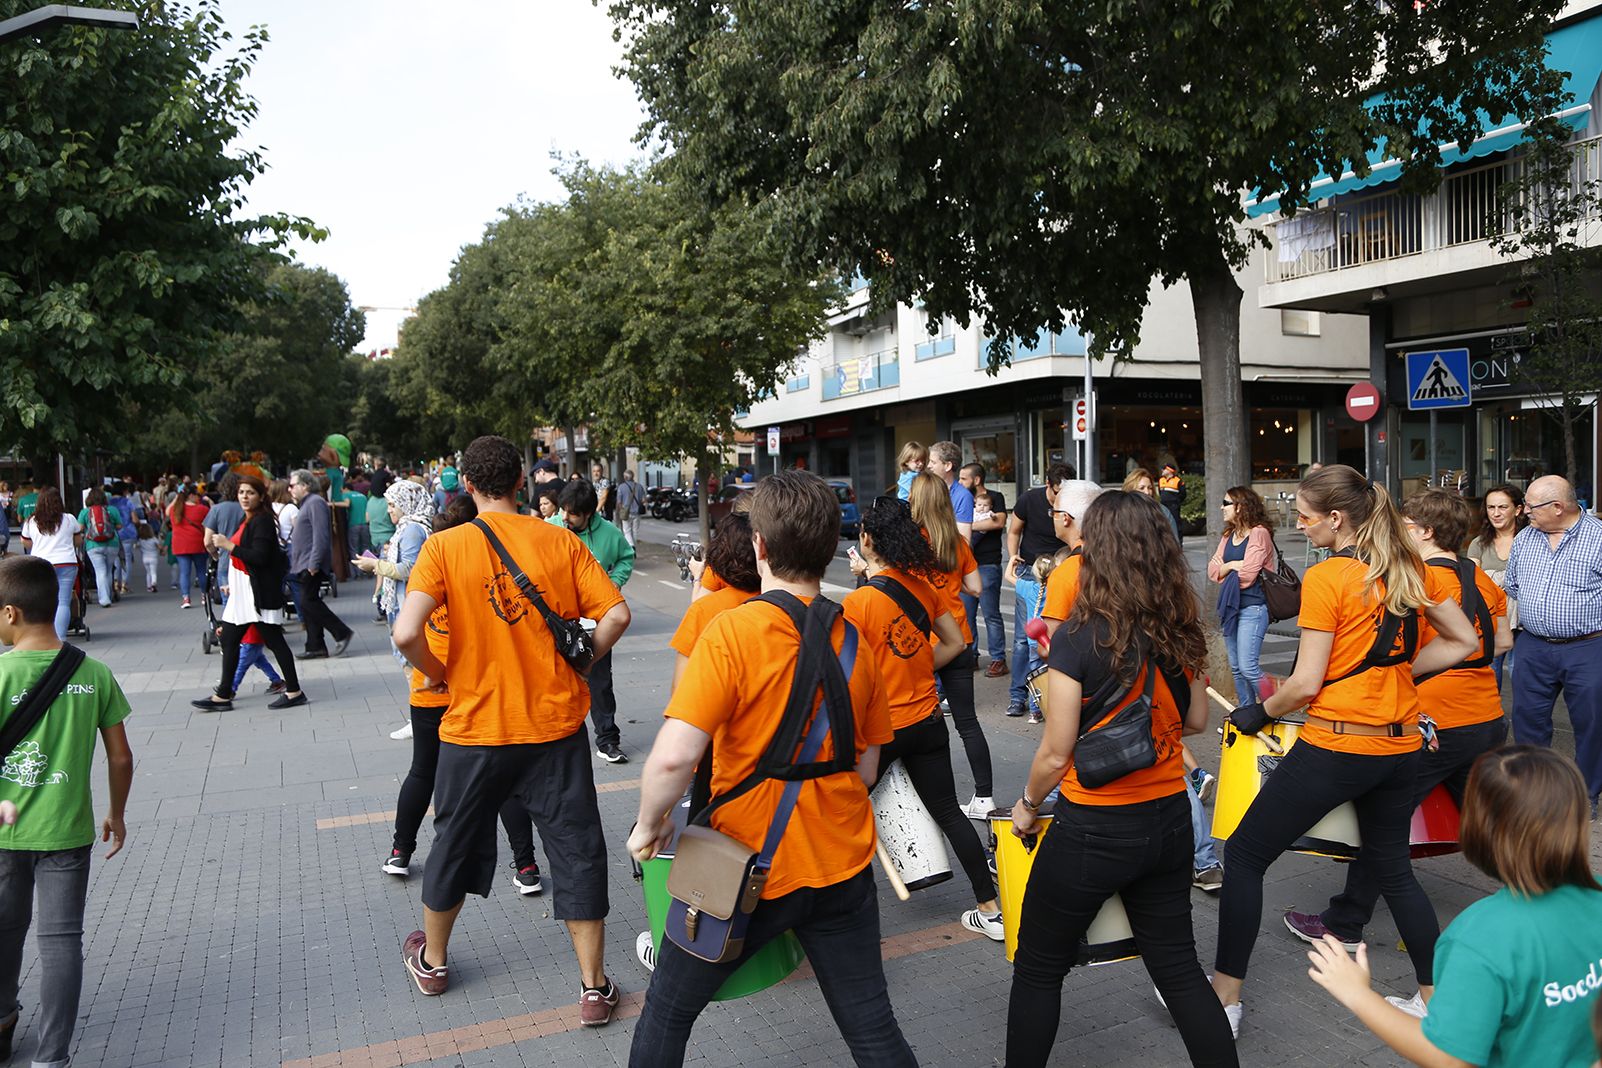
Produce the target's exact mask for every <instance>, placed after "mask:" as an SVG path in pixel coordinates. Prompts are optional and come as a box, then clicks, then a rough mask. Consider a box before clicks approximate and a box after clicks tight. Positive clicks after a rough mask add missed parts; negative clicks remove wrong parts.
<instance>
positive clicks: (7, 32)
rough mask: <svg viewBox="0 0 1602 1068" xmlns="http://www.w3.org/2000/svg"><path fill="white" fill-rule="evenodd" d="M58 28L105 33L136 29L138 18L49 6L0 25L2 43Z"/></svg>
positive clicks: (94, 9)
mask: <svg viewBox="0 0 1602 1068" xmlns="http://www.w3.org/2000/svg"><path fill="white" fill-rule="evenodd" d="M57 26H98V27H100V28H101V29H103V30H137V29H138V28H139V16H138V15H136V14H134V13H133V12H132V11H106V10H104V9H102V8H98V7H75V6H73V5H72V4H46V5H45V6H44V7H38V8H34V9H33V10H32V11H29V12H28V13H27V14H25V15H18V16H16V17H15V18H9V19H6V20H5V21H4V22H0V42H5V41H9V40H11V39H12V38H13V37H34V36H37V35H38V34H41V33H43V32H44V31H45V30H52V29H55V28H56V27H57Z"/></svg>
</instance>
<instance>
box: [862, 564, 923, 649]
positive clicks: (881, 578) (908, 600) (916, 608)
mask: <svg viewBox="0 0 1602 1068" xmlns="http://www.w3.org/2000/svg"><path fill="white" fill-rule="evenodd" d="M868 585H869V586H872V587H873V588H874V589H876V590H878V591H879V592H880V593H882V594H884V595H885V596H887V597H889V598H890V599H891V600H892V601H894V602H895V603H896V607H897V608H900V609H901V611H902V612H903V613H905V615H906V617H907V622H909V623H911V624H912V625H913V626H914V627H917V628H918V630H919V631H921V632H922V633H924V634H925V635H927V634H929V633H931V632H932V631H933V630H934V621H933V620H931V619H930V618H929V610H928V609H927V608H925V607H924V606H923V604H922V602H920V601H919V600H918V599H917V598H916V597H914V596H913V595H912V591H911V590H909V589H907V587H906V586H905V585H904V584H903V583H902V582H900V581H899V580H898V579H894V578H891V577H890V576H889V575H875V576H873V577H872V578H871V579H869V580H868Z"/></svg>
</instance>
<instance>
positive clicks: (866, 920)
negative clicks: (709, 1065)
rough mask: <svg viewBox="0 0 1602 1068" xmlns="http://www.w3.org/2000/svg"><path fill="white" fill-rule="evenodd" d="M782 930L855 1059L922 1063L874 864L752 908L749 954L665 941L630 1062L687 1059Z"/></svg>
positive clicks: (652, 1066) (638, 1066)
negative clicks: (882, 928) (895, 970)
mask: <svg viewBox="0 0 1602 1068" xmlns="http://www.w3.org/2000/svg"><path fill="white" fill-rule="evenodd" d="M796 830H797V831H802V830H803V829H802V828H797V829H796ZM792 833H794V832H792ZM1186 833H1189V832H1188V831H1187V832H1186ZM785 931H794V932H795V934H796V937H797V938H799V939H800V940H801V948H803V949H804V950H806V954H807V962H808V963H809V964H811V965H812V970H813V971H814V972H815V973H816V974H817V977H818V986H819V987H820V988H821V989H822V990H823V1000H824V1001H825V1002H827V1003H828V1006H829V1014H830V1015H831V1016H833V1017H834V1023H835V1026H836V1027H838V1028H839V1029H840V1035H841V1037H843V1038H844V1039H845V1040H846V1045H847V1046H849V1047H850V1049H851V1056H852V1057H853V1058H854V1059H855V1060H856V1062H857V1064H859V1065H875V1066H879V1065H915V1064H917V1063H918V1062H917V1060H916V1059H915V1058H914V1057H913V1056H912V1049H911V1048H910V1047H909V1046H908V1045H907V1040H906V1039H905V1038H904V1037H902V1034H901V1025H900V1024H898V1023H897V1022H896V1016H895V1011H894V1010H893V1009H892V1008H891V1007H890V992H889V990H888V988H887V987H886V985H885V978H884V959H883V958H882V957H881V956H880V955H879V901H878V898H877V896H876V894H875V891H874V885H873V869H872V867H871V866H870V867H867V868H864V869H862V871H860V872H858V873H857V874H856V875H854V876H852V877H851V878H849V879H847V880H846V881H844V882H841V883H835V884H834V885H833V886H824V887H818V888H812V887H805V888H803V889H800V890H795V891H792V892H790V893H788V894H785V895H784V896H783V897H776V898H773V899H772V900H769V901H763V902H760V903H759V904H758V905H757V907H756V911H754V912H752V913H751V925H750V927H749V928H747V931H746V937H745V952H744V953H743V954H742V955H741V956H740V958H739V959H738V960H733V961H729V962H728V963H726V964H709V963H707V962H706V961H704V960H701V959H700V958H698V957H692V956H690V955H689V954H688V953H686V952H684V951H683V950H682V949H680V948H679V947H678V946H676V945H674V944H673V942H672V941H671V940H670V939H666V938H664V939H663V940H662V952H661V954H660V956H658V958H657V962H656V971H655V972H653V973H652V975H651V986H650V989H649V990H648V991H647V992H646V995H645V1008H644V1010H643V1011H642V1012H641V1013H640V1022H639V1023H637V1024H635V1026H634V1044H633V1045H632V1046H631V1047H630V1048H629V1064H630V1065H631V1066H633V1068H673V1066H675V1065H680V1064H683V1063H684V1047H685V1046H686V1045H687V1044H688V1043H689V1041H690V1029H691V1028H692V1027H694V1026H695V1020H696V1017H697V1016H699V1015H700V1014H701V1010H702V1009H704V1008H706V1006H707V1002H709V1001H711V1000H712V995H713V994H715V993H717V990H718V987H720V986H722V985H723V981H724V980H725V979H727V978H728V977H729V975H730V974H731V973H732V972H733V971H734V970H735V969H736V968H738V967H739V966H740V965H741V964H743V963H744V962H745V960H746V958H748V957H750V956H751V954H753V953H755V952H756V951H757V950H759V949H761V948H762V947H763V946H765V945H767V944H768V943H769V942H771V941H772V940H773V939H775V938H777V937H778V936H779V935H781V934H783V933H784V932H785ZM1215 1001H1216V999H1215ZM753 1059H760V1057H759V1056H757V1057H754V1058H753Z"/></svg>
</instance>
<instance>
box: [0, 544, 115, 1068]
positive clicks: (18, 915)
mask: <svg viewBox="0 0 1602 1068" xmlns="http://www.w3.org/2000/svg"><path fill="white" fill-rule="evenodd" d="M55 611H56V575H55V569H54V568H52V567H51V566H50V565H49V564H48V563H46V562H45V561H44V560H43V559H41V558H39V557H36V556H11V557H6V558H5V559H3V560H0V642H4V643H5V644H6V645H9V646H12V647H13V648H12V651H11V652H9V653H6V654H4V655H0V729H3V728H4V727H5V724H6V721H7V719H8V718H9V717H10V716H11V715H12V714H13V712H14V711H15V710H16V708H17V706H18V705H19V704H21V702H22V699H23V698H24V697H25V696H27V693H28V690H29V688H30V687H32V686H34V685H35V684H37V683H38V682H39V680H40V679H41V678H42V677H43V676H44V673H45V671H46V669H47V668H49V666H50V663H51V661H52V660H54V659H55V656H56V653H57V651H58V650H60V648H61V641H60V640H59V639H58V638H57V637H56V628H55V622H54V620H55ZM128 711H129V708H128V699H127V698H126V697H124V696H123V693H122V687H120V686H118V685H117V680H116V679H114V678H113V677H112V675H111V671H110V669H108V668H107V667H106V666H105V665H104V664H102V663H100V662H99V661H97V660H90V659H88V658H85V659H84V661H83V663H82V664H80V665H79V666H78V670H77V671H76V672H74V673H73V676H72V678H71V679H70V680H69V681H68V683H67V686H66V689H65V690H63V691H62V693H61V696H59V697H57V698H56V700H55V702H54V703H53V704H51V706H50V708H49V710H48V711H47V712H46V713H45V714H44V716H43V718H41V719H40V720H39V722H38V723H37V724H35V725H34V727H33V729H32V730H30V731H29V732H28V734H27V736H26V737H24V738H23V739H22V741H21V742H20V743H18V745H17V747H16V748H15V749H13V750H12V751H11V752H10V753H7V754H5V762H4V765H3V767H0V1062H3V1061H4V1060H5V1059H6V1058H7V1057H9V1056H10V1054H11V1040H12V1037H13V1035H14V1034H15V1033H16V1028H17V1021H18V1018H19V1016H20V1013H19V1010H20V1008H21V1006H20V1005H19V1004H18V1002H17V986H18V982H19V980H20V978H21V975H22V946H23V941H24V939H26V938H27V936H28V927H29V925H30V922H31V920H32V914H33V907H34V898H35V896H36V894H35V892H36V891H37V898H38V902H39V930H38V934H37V940H38V944H39V960H40V971H41V974H42V979H41V982H40V986H39V1018H38V1037H39V1043H38V1048H37V1049H36V1050H35V1051H34V1055H33V1061H34V1063H35V1064H45V1065H55V1064H66V1063H67V1056H68V1053H69V1052H70V1050H71V1047H72V1032H73V1028H74V1026H75V1025H76V1023H77V1020H78V996H79V992H80V990H81V989H82V987H83V913H84V903H85V901H86V899H87V897H88V893H89V851H90V849H91V848H92V846H93V843H94V840H95V830H96V828H95V819H94V798H93V796H92V795H91V793H90V790H89V774H90V770H91V766H92V765H93V762H94V755H95V732H96V731H99V732H100V738H101V742H102V743H103V744H104V745H105V747H106V775H107V778H108V780H109V782H110V788H111V789H110V793H111V810H110V812H109V813H108V814H107V816H106V818H105V820H104V821H103V822H102V823H101V824H100V828H99V831H100V839H101V841H103V842H111V843H112V845H111V849H110V850H109V851H107V853H106V856H107V857H113V856H116V855H117V853H118V852H119V851H121V849H122V843H123V840H124V839H125V838H126V837H127V829H126V828H125V827H124V826H123V822H122V815H123V809H124V807H125V806H126V804H127V802H128V787H129V785H130V784H131V783H132V781H133V753H132V752H130V751H129V748H128V735H127V733H126V731H124V729H123V726H122V721H123V720H124V719H125V718H127V716H128Z"/></svg>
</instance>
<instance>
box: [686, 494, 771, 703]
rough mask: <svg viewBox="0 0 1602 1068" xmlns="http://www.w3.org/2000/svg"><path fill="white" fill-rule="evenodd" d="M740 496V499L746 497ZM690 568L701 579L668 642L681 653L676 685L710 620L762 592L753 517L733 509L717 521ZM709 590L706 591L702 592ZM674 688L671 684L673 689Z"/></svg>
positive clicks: (743, 511) (744, 511)
mask: <svg viewBox="0 0 1602 1068" xmlns="http://www.w3.org/2000/svg"><path fill="white" fill-rule="evenodd" d="M748 497H749V494H747V495H746V497H741V498H740V500H746V499H747V498H748ZM690 566H691V568H692V569H697V566H698V569H699V570H700V580H701V581H698V582H697V583H696V591H697V592H695V593H692V595H691V598H690V607H689V608H687V609H685V610H684V618H683V619H682V620H680V621H679V627H678V629H677V630H675V631H674V632H673V640H672V641H670V642H668V646H669V647H670V648H671V649H672V650H673V651H674V652H675V653H677V654H678V656H676V657H675V658H674V661H673V685H674V686H677V685H678V684H679V679H680V678H682V677H683V675H684V668H685V666H686V665H687V664H689V662H690V653H692V652H693V651H694V650H695V643H696V642H697V641H698V640H699V639H700V637H701V632H702V631H704V630H706V626H707V624H708V623H710V622H712V620H713V619H714V618H716V617H717V616H718V615H720V614H721V613H723V612H726V611H728V610H729V609H730V608H737V607H739V606H740V605H742V604H744V603H745V602H747V601H749V600H750V599H751V598H753V597H755V596H756V595H757V594H759V593H761V592H762V576H760V575H758V574H757V566H756V551H755V550H753V549H752V548H751V520H750V517H749V516H748V515H747V514H746V510H744V509H742V510H740V511H738V512H733V511H731V512H730V513H729V514H728V515H726V516H724V517H723V518H722V520H720V521H719V522H718V525H717V529H716V530H714V531H713V532H712V540H711V542H710V543H708V545H707V547H706V556H705V558H704V559H703V560H698V561H691V565H690ZM708 578H716V579H717V583H716V585H715V586H714V587H711V588H710V589H708V587H706V586H703V585H702V582H704V581H705V580H706V579H708ZM702 590H706V591H707V592H704V593H702V592H700V591H702ZM669 692H671V688H670V691H669Z"/></svg>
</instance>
